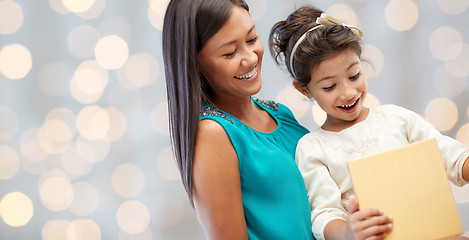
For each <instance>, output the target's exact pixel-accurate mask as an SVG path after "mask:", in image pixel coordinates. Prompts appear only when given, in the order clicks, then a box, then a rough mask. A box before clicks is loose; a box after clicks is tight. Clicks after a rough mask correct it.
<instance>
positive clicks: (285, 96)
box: [275, 84, 312, 119]
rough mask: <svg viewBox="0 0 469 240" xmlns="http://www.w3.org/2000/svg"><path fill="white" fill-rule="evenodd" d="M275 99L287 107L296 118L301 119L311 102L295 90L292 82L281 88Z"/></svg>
mask: <svg viewBox="0 0 469 240" xmlns="http://www.w3.org/2000/svg"><path fill="white" fill-rule="evenodd" d="M275 100H276V101H278V102H281V103H282V104H285V106H287V107H289V108H290V110H291V111H292V112H293V115H295V117H296V118H298V119H301V118H302V117H303V116H304V115H305V114H306V112H308V110H309V109H310V104H311V102H312V101H310V100H308V98H306V97H305V96H304V95H303V94H301V93H300V92H299V91H298V90H296V89H295V88H294V87H293V85H292V84H289V85H287V86H286V87H284V88H283V89H281V90H280V92H279V94H278V95H277V97H275Z"/></svg>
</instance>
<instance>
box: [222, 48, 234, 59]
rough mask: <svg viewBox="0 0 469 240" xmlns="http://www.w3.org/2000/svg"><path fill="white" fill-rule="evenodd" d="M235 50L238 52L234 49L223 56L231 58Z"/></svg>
mask: <svg viewBox="0 0 469 240" xmlns="http://www.w3.org/2000/svg"><path fill="white" fill-rule="evenodd" d="M236 52H238V50H234V51H233V52H231V53H227V54H223V56H224V57H227V58H232V57H234V55H235V54H236Z"/></svg>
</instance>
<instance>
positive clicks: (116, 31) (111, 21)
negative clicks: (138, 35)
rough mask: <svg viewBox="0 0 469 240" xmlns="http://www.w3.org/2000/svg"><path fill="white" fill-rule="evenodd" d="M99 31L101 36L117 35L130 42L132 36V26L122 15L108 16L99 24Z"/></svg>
mask: <svg viewBox="0 0 469 240" xmlns="http://www.w3.org/2000/svg"><path fill="white" fill-rule="evenodd" d="M100 1H104V0H100ZM98 31H99V33H100V35H101V36H108V35H116V36H119V37H121V38H122V39H123V40H125V41H126V42H129V41H130V38H131V37H132V26H131V25H130V23H129V21H128V20H127V19H125V18H124V17H122V16H120V15H112V16H107V17H106V18H105V19H104V20H103V21H101V23H100V24H99V25H98Z"/></svg>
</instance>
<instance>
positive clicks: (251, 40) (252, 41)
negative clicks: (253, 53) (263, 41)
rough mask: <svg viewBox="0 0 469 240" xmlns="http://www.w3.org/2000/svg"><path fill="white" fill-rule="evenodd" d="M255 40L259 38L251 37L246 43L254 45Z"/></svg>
mask: <svg viewBox="0 0 469 240" xmlns="http://www.w3.org/2000/svg"><path fill="white" fill-rule="evenodd" d="M257 39H259V37H257V36H255V37H253V38H252V39H250V40H249V41H248V43H254V42H256V41H257Z"/></svg>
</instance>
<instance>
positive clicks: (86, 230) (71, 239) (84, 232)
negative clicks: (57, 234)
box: [67, 219, 101, 240]
mask: <svg viewBox="0 0 469 240" xmlns="http://www.w3.org/2000/svg"><path fill="white" fill-rule="evenodd" d="M81 239H87V240H101V229H100V227H99V225H98V224H97V223H96V222H95V221H94V220H92V219H77V220H73V221H72V222H70V224H69V225H68V228H67V240H81Z"/></svg>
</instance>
